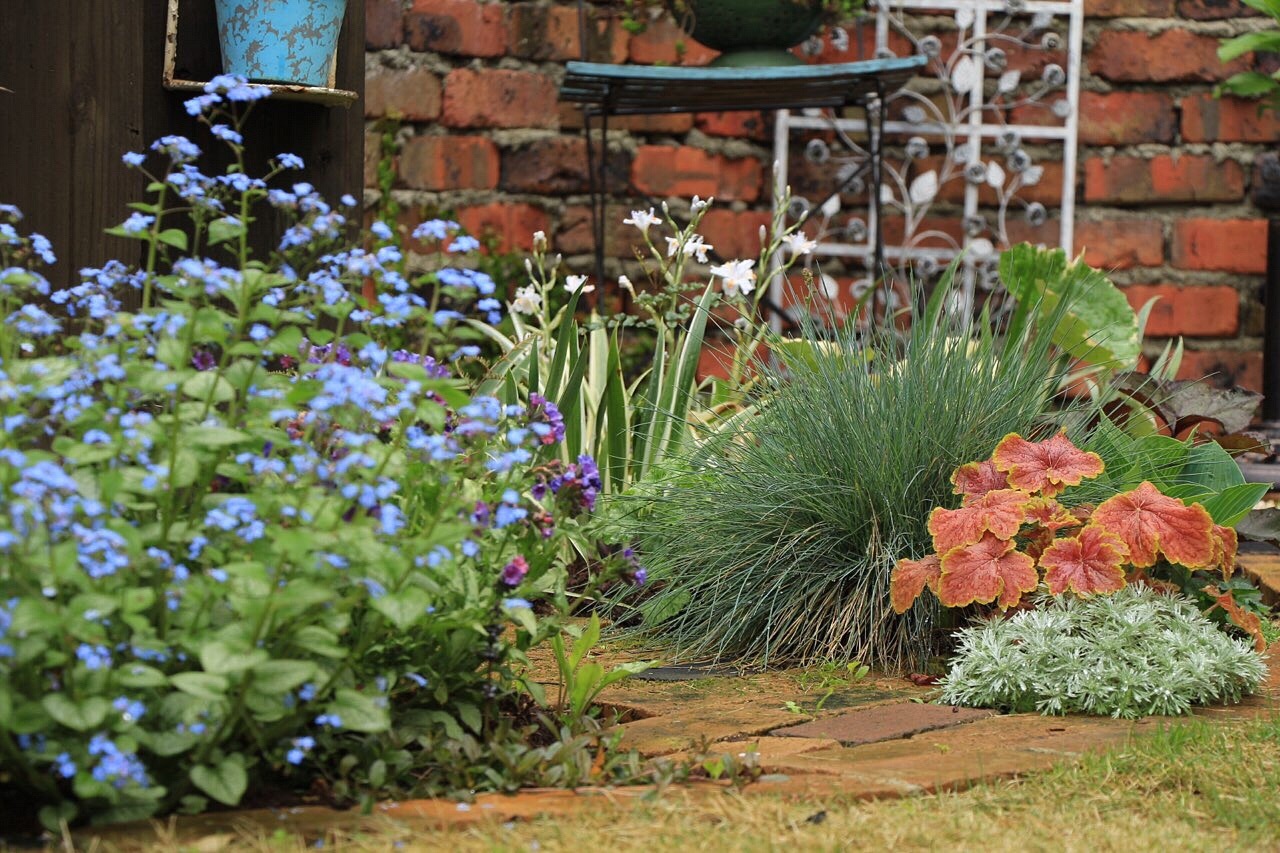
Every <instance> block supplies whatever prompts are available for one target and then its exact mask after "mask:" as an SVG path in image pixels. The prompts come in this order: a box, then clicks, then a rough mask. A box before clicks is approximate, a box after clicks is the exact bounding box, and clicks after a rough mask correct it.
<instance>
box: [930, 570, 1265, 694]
mask: <svg viewBox="0 0 1280 853" xmlns="http://www.w3.org/2000/svg"><path fill="white" fill-rule="evenodd" d="M957 638H958V639H959V651H958V652H957V654H956V657H955V660H954V662H953V663H952V666H951V670H950V672H948V673H947V676H946V677H945V678H944V679H943V680H942V701H943V702H947V703H950V704H955V705H967V706H976V707H988V708H1002V709H1009V710H1012V711H1021V712H1026V711H1032V710H1036V711H1040V712H1041V713H1044V714H1067V713H1077V712H1079V713H1087V714H1108V715H1111V716H1114V717H1140V716H1145V715H1147V714H1185V713H1188V712H1189V711H1190V710H1191V708H1192V706H1194V705H1203V704H1208V703H1211V702H1237V701H1239V700H1240V698H1241V697H1242V696H1243V695H1245V694H1248V693H1252V692H1253V691H1254V690H1256V689H1257V688H1258V685H1259V684H1261V682H1262V680H1263V678H1264V677H1265V675H1266V664H1265V663H1264V662H1263V661H1262V659H1261V658H1260V657H1259V656H1258V655H1257V654H1256V653H1255V652H1254V651H1253V650H1252V649H1250V648H1249V647H1248V646H1247V645H1246V644H1245V643H1244V642H1242V641H1240V640H1236V639H1232V638H1230V637H1228V636H1227V635H1226V634H1224V633H1222V632H1221V631H1219V630H1218V629H1217V627H1215V626H1214V625H1213V624H1212V623H1211V622H1209V621H1208V620H1207V619H1206V618H1205V617H1204V616H1203V615H1201V613H1200V612H1199V611H1198V610H1197V609H1196V607H1195V605H1193V604H1191V603H1190V602H1189V601H1187V600H1185V599H1183V598H1180V597H1171V596H1166V595H1162V594H1159V593H1156V592H1154V591H1152V590H1150V589H1148V588H1146V587H1141V586H1131V587H1127V588H1126V589H1124V590H1122V591H1121V592H1119V593H1116V594H1115V595H1112V596H1099V597H1096V598H1091V599H1087V600H1079V599H1073V598H1070V597H1063V598H1056V599H1046V600H1045V601H1044V602H1043V603H1042V604H1041V606H1040V607H1039V608H1037V609H1036V610H1028V611H1020V612H1018V613H1015V614H1014V615H1013V616H1011V617H1007V618H1004V617H997V618H994V619H991V620H989V621H987V622H985V623H983V624H981V625H977V626H975V627H971V628H965V629H963V630H961V631H959V632H958V634H957Z"/></svg>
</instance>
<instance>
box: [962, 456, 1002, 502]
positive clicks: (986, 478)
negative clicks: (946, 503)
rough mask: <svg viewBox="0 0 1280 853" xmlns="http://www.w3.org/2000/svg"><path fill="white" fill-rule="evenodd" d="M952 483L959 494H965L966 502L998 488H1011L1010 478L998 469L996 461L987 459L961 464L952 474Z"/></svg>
mask: <svg viewBox="0 0 1280 853" xmlns="http://www.w3.org/2000/svg"><path fill="white" fill-rule="evenodd" d="M951 485H953V486H955V490H954V491H955V493H956V494H957V495H964V500H965V503H968V502H969V501H970V500H971V499H974V498H979V497H981V496H983V495H985V494H986V493H987V492H994V491H995V490H996V489H1007V488H1009V478H1008V477H1006V476H1005V475H1004V474H1003V473H1001V472H1000V471H998V470H997V469H996V463H994V462H992V461H991V460H990V459H987V460H986V461H983V462H969V463H967V464H964V465H961V466H960V467H959V468H957V469H956V470H955V471H954V472H952V474H951Z"/></svg>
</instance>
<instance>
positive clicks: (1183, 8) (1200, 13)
mask: <svg viewBox="0 0 1280 853" xmlns="http://www.w3.org/2000/svg"><path fill="white" fill-rule="evenodd" d="M1177 8H1178V14H1179V15H1181V16H1182V17H1184V18H1190V19H1192V20H1193V21H1216V20H1221V19H1222V18H1251V17H1253V16H1255V15H1261V14H1262V13H1261V12H1259V11H1256V10H1254V9H1250V8H1249V7H1248V6H1246V5H1244V4H1243V3H1241V2H1240V0H1178V7H1177Z"/></svg>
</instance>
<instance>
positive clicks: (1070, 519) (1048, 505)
mask: <svg viewBox="0 0 1280 853" xmlns="http://www.w3.org/2000/svg"><path fill="white" fill-rule="evenodd" d="M1027 521H1030V522H1033V523H1035V524H1038V525H1040V526H1041V527H1043V528H1045V529H1046V530H1049V531H1051V532H1053V533H1057V532H1058V531H1059V530H1061V529H1063V528H1064V527H1079V526H1080V524H1081V521H1080V519H1078V518H1076V517H1075V516H1074V515H1072V514H1071V513H1070V512H1069V511H1068V510H1067V508H1066V507H1064V506H1063V505H1062V504H1060V503H1058V502H1057V501H1055V500H1054V499H1053V498H1032V499H1031V500H1030V501H1028V502H1027Z"/></svg>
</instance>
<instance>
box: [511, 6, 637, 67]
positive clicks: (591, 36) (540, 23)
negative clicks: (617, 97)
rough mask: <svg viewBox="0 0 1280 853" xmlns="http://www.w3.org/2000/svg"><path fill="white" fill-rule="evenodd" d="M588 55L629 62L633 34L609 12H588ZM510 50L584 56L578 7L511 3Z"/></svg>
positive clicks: (531, 55) (527, 55)
mask: <svg viewBox="0 0 1280 853" xmlns="http://www.w3.org/2000/svg"><path fill="white" fill-rule="evenodd" d="M588 20H589V23H588V26H587V59H588V60H590V61H592V62H612V63H619V62H626V60H627V43H628V41H629V39H630V35H629V34H628V33H627V31H626V30H624V29H623V28H622V26H621V25H620V24H619V23H618V21H617V19H616V18H614V17H613V16H610V15H603V14H594V15H589V16H588ZM508 39H509V47H508V50H509V52H510V53H511V55H513V56H518V57H520V58H522V59H534V60H544V61H545V60H556V61H564V60H567V59H582V58H583V57H582V37H581V33H580V31H579V28H578V10H577V9H576V8H575V7H573V6H541V5H539V4H537V3H515V4H512V5H511V6H510V20H509V22H508Z"/></svg>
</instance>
